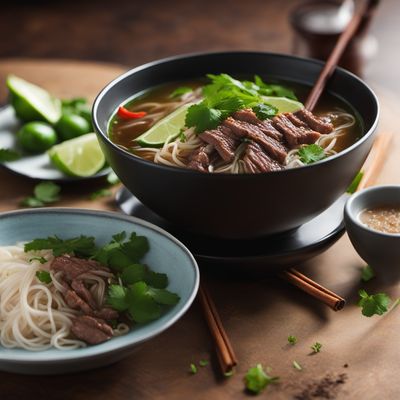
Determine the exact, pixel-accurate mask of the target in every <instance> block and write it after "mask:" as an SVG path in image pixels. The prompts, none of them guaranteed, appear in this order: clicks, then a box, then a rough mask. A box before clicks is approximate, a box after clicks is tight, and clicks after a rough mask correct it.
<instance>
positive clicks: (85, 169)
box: [48, 133, 105, 176]
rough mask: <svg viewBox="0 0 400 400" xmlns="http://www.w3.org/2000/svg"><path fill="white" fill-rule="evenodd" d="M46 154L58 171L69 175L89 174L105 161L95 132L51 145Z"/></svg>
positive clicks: (96, 170)
mask: <svg viewBox="0 0 400 400" xmlns="http://www.w3.org/2000/svg"><path fill="white" fill-rule="evenodd" d="M48 154H49V156H50V160H51V161H52V163H53V164H54V166H55V167H57V168H58V169H59V170H60V171H62V172H64V173H65V174H67V175H70V176H91V175H94V174H95V173H96V172H98V171H99V170H100V169H101V168H102V167H103V166H104V163H105V158H104V154H103V152H102V151H101V148H100V145H99V142H98V141H97V137H96V134H95V133H87V134H86V135H83V136H79V137H77V138H74V139H71V140H66V141H65V142H62V143H60V144H57V145H55V146H53V147H52V148H51V149H50V150H49V151H48Z"/></svg>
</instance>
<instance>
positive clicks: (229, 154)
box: [199, 127, 239, 162]
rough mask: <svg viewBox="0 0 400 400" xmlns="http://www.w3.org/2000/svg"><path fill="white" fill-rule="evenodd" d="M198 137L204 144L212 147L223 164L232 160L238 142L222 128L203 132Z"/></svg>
mask: <svg viewBox="0 0 400 400" xmlns="http://www.w3.org/2000/svg"><path fill="white" fill-rule="evenodd" d="M199 137H200V139H201V140H203V141H204V142H206V143H208V144H211V145H213V146H214V148H215V150H216V151H217V152H218V154H219V155H220V156H221V158H222V159H223V160H224V161H225V162H230V161H232V160H233V159H234V157H235V150H236V148H237V147H238V145H239V141H238V140H236V139H235V138H234V137H233V135H230V134H229V132H227V130H224V129H223V127H218V128H216V129H212V130H208V131H204V132H203V133H201V134H200V135H199Z"/></svg>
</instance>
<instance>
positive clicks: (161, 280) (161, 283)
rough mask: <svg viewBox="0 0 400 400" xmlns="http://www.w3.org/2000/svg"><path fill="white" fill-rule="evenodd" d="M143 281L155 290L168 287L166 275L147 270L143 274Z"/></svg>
mask: <svg viewBox="0 0 400 400" xmlns="http://www.w3.org/2000/svg"><path fill="white" fill-rule="evenodd" d="M144 281H145V282H146V283H147V284H148V285H150V286H152V287H154V288H156V289H165V288H166V287H167V286H168V276H167V274H163V273H160V272H155V271H150V270H149V269H148V270H147V272H146V274H145V277H144Z"/></svg>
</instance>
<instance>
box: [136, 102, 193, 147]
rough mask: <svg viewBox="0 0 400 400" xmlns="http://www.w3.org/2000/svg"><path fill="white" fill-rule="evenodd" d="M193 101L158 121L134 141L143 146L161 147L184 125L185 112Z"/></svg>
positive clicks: (174, 136)
mask: <svg viewBox="0 0 400 400" xmlns="http://www.w3.org/2000/svg"><path fill="white" fill-rule="evenodd" d="M193 104H194V103H187V104H184V105H183V106H180V107H179V108H177V109H176V110H175V111H174V112H172V113H171V114H169V115H167V116H166V117H165V118H163V119H162V120H160V121H158V122H157V123H156V124H155V125H153V126H152V127H151V128H150V129H149V130H148V131H146V132H145V133H143V134H142V135H140V136H139V137H138V138H137V139H136V141H137V142H138V143H139V144H140V145H141V146H143V147H162V146H163V145H164V143H165V142H167V141H170V140H173V139H175V138H176V137H177V136H178V135H179V132H180V131H181V129H182V128H183V127H184V126H185V118H186V112H187V110H188V108H189V107H190V106H191V105H193Z"/></svg>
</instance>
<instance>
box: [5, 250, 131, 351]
mask: <svg viewBox="0 0 400 400" xmlns="http://www.w3.org/2000/svg"><path fill="white" fill-rule="evenodd" d="M33 257H44V258H45V259H46V260H47V262H46V263H44V264H40V262H39V261H38V260H32V258H33ZM53 259H54V256H53V254H52V251H50V250H41V251H37V252H29V253H25V252H24V248H23V245H16V246H6V247H0V344H1V346H3V347H7V348H13V347H20V348H24V349H27V350H33V351H40V350H46V349H48V348H50V347H55V348H57V349H60V350H68V349H76V348H80V347H85V346H86V343H84V342H83V341H81V340H77V339H74V338H72V337H71V336H70V329H71V325H72V318H74V316H76V315H79V314H80V312H79V311H77V310H74V309H72V308H70V307H69V306H68V305H67V304H66V303H65V301H64V298H63V296H62V292H63V291H64V290H65V288H64V286H63V284H62V283H61V282H60V281H59V279H60V275H61V274H60V272H57V273H53V271H50V265H51V262H52V261H53ZM30 260H31V261H30ZM42 270H44V271H48V272H49V273H50V276H51V278H52V282H51V283H49V284H44V283H42V282H40V281H39V280H38V279H37V278H36V273H37V271H42ZM111 276H113V275H112V274H111V273H110V272H106V271H101V270H98V271H93V272H90V273H86V274H85V275H82V276H81V278H82V280H83V282H84V283H85V285H86V286H87V287H88V288H89V290H90V292H91V293H92V295H93V298H94V299H95V301H96V303H97V304H98V305H99V306H101V305H103V303H104V298H105V290H106V283H105V280H104V278H110V277H111ZM128 330H129V327H128V325H126V324H119V325H118V326H117V328H116V329H115V330H114V334H115V335H116V336H118V335H122V334H124V333H126V332H127V331H128Z"/></svg>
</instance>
